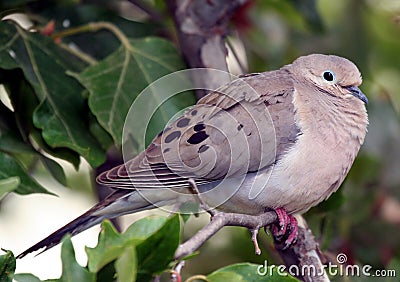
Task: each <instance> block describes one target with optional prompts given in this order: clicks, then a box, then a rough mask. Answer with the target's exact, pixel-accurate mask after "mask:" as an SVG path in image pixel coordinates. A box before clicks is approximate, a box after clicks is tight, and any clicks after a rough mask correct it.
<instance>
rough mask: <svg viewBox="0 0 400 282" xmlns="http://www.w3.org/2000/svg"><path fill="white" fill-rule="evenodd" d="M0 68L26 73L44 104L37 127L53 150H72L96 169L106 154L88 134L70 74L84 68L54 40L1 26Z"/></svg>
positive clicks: (78, 88) (80, 99)
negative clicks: (69, 72)
mask: <svg viewBox="0 0 400 282" xmlns="http://www.w3.org/2000/svg"><path fill="white" fill-rule="evenodd" d="M0 33H1V34H2V36H1V37H0V46H1V48H0V67H2V68H6V69H13V68H16V67H19V68H21V69H22V70H23V72H24V75H25V77H26V79H27V80H28V81H29V82H30V84H31V85H32V87H33V89H34V90H35V93H36V95H37V97H38V99H39V101H40V104H39V106H38V107H37V108H36V109H35V112H34V114H33V122H34V125H35V126H36V127H38V128H40V129H41V130H42V136H43V139H44V140H45V141H46V143H47V144H49V145H50V146H51V147H53V148H69V149H71V150H74V151H75V152H77V153H79V154H80V155H82V156H83V157H84V158H85V159H86V160H87V161H88V162H89V163H90V164H91V165H92V166H94V167H96V166H98V165H100V164H101V163H102V162H104V160H105V154H104V151H103V150H102V149H101V147H100V145H99V144H98V142H97V141H96V139H95V138H94V137H93V136H92V135H91V134H90V132H89V130H88V121H87V116H88V115H87V113H86V111H87V109H86V108H85V103H84V100H83V97H82V95H81V92H82V91H83V88H82V86H81V85H80V84H79V83H78V82H77V81H76V80H75V79H73V78H72V77H70V76H68V75H67V74H66V72H67V71H75V72H76V71H80V70H81V69H82V67H83V66H84V65H83V63H82V62H80V61H79V60H78V59H77V58H76V57H73V56H72V55H71V54H69V53H67V52H66V51H64V50H63V49H61V48H59V46H58V45H57V44H55V43H54V42H53V41H52V40H51V39H50V38H48V37H45V36H42V35H41V34H39V33H33V32H28V31H25V30H23V29H22V28H20V27H19V26H17V25H13V24H10V23H8V22H0Z"/></svg>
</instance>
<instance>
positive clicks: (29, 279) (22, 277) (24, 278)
mask: <svg viewBox="0 0 400 282" xmlns="http://www.w3.org/2000/svg"><path fill="white" fill-rule="evenodd" d="M14 280H15V281H17V282H42V281H41V280H40V279H39V278H37V277H36V276H35V275H33V274H30V273H19V274H15V275H14Z"/></svg>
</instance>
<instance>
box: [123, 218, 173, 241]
mask: <svg viewBox="0 0 400 282" xmlns="http://www.w3.org/2000/svg"><path fill="white" fill-rule="evenodd" d="M167 220H168V217H165V216H158V215H151V216H148V217H145V218H142V219H140V220H138V221H136V222H134V223H133V224H132V225H131V226H129V228H128V229H127V230H126V231H125V232H124V233H123V235H124V237H125V238H127V239H129V240H132V239H135V240H137V241H138V242H142V241H143V240H146V238H148V237H149V236H151V235H153V234H154V233H156V232H157V231H158V230H159V229H160V228H161V227H162V226H163V225H164V224H165V223H166V222H167Z"/></svg>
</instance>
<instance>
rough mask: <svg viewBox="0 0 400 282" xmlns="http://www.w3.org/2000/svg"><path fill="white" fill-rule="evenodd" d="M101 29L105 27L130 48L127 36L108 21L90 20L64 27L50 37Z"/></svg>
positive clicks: (54, 37) (55, 37) (61, 36)
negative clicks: (89, 21) (82, 23)
mask: <svg viewBox="0 0 400 282" xmlns="http://www.w3.org/2000/svg"><path fill="white" fill-rule="evenodd" d="M101 29H107V30H109V31H111V32H112V33H113V34H114V35H115V36H116V37H117V38H118V40H119V41H120V42H121V44H122V45H123V46H124V47H125V48H126V49H131V48H132V47H131V44H130V43H129V39H128V37H126V36H125V34H124V33H123V32H122V31H121V30H120V29H119V28H118V27H117V26H116V25H114V24H112V23H109V22H92V23H88V24H85V25H81V26H77V27H72V28H68V29H64V30H62V31H60V32H57V33H54V34H52V35H51V37H52V38H53V39H57V38H63V37H67V36H71V35H75V34H80V33H84V32H97V31H99V30H101Z"/></svg>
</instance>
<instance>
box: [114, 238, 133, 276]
mask: <svg viewBox="0 0 400 282" xmlns="http://www.w3.org/2000/svg"><path fill="white" fill-rule="evenodd" d="M115 270H116V272H117V277H118V281H124V282H135V281H136V273H137V257H136V249H135V247H134V246H133V245H132V244H131V245H130V246H128V247H126V248H125V249H124V251H123V252H122V254H121V256H120V257H119V258H118V259H117V261H116V262H115Z"/></svg>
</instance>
